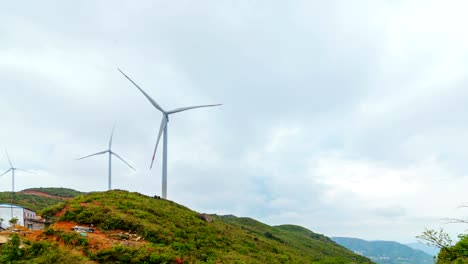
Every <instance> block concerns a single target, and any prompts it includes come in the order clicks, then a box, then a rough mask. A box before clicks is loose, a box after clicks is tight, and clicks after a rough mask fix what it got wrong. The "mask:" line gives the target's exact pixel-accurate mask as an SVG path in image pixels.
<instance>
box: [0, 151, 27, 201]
mask: <svg viewBox="0 0 468 264" xmlns="http://www.w3.org/2000/svg"><path fill="white" fill-rule="evenodd" d="M5 154H6V156H7V159H8V163H9V164H10V168H9V169H8V170H7V171H5V172H4V173H3V174H2V175H0V177H1V176H3V175H5V174H7V173H8V172H10V171H11V192H12V193H15V171H24V172H27V173H33V172H30V171H27V170H23V169H19V168H15V166H13V164H12V163H11V160H10V156H9V155H8V151H7V150H6V149H5Z"/></svg>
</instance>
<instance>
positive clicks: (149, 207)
mask: <svg viewBox="0 0 468 264" xmlns="http://www.w3.org/2000/svg"><path fill="white" fill-rule="evenodd" d="M42 213H43V215H44V216H48V217H58V221H74V222H77V223H79V224H83V225H91V224H92V225H93V226H96V227H98V228H100V229H103V230H126V231H131V232H135V233H138V234H139V235H140V236H142V237H143V238H144V239H145V240H146V241H149V242H150V243H148V244H147V245H145V246H139V247H131V248H129V247H125V246H122V245H115V246H114V247H112V248H108V249H103V250H100V251H94V252H87V253H86V254H87V255H86V256H87V258H88V259H89V260H93V261H96V262H99V263H176V262H177V261H183V263H372V262H371V261H370V260H368V259H366V258H364V257H361V256H358V255H356V254H354V253H352V252H350V251H349V250H347V249H345V248H343V247H341V246H339V245H337V244H336V243H334V242H333V241H331V240H330V239H328V238H327V237H325V236H322V235H318V234H315V233H313V232H312V231H310V230H307V229H305V228H302V227H298V226H291V225H284V226H277V227H272V226H268V225H266V224H263V223H260V222H258V221H255V220H254V219H250V218H237V217H222V216H213V219H214V221H213V222H212V223H208V222H206V221H204V220H202V219H200V218H199V214H198V213H197V212H194V211H192V210H190V209H188V208H186V207H184V206H182V205H179V204H176V203H174V202H171V201H167V200H161V199H154V198H151V197H148V196H145V195H142V194H139V193H131V192H127V191H119V190H114V191H108V192H99V193H90V194H87V195H82V196H78V197H76V198H74V199H71V200H68V201H66V202H65V203H62V204H56V205H55V206H53V207H50V208H47V209H45V210H44V211H43V212H42Z"/></svg>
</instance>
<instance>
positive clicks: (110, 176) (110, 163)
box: [78, 126, 135, 190]
mask: <svg viewBox="0 0 468 264" xmlns="http://www.w3.org/2000/svg"><path fill="white" fill-rule="evenodd" d="M114 128H115V126H114V127H112V132H111V136H110V140H109V149H107V150H104V151H101V152H98V153H94V154H91V155H88V156H84V157H82V158H79V159H78V160H82V159H86V158H89V157H91V156H96V155H101V154H105V153H108V155H109V183H108V188H109V190H111V189H112V187H111V186H112V155H114V156H116V157H117V158H118V159H120V160H121V161H122V162H123V163H125V164H127V166H129V167H130V168H131V169H132V170H134V171H135V169H134V168H133V167H132V166H131V165H130V164H128V162H126V161H125V160H124V159H123V158H121V157H120V156H119V155H118V154H117V153H115V152H113V151H112V137H113V136H114Z"/></svg>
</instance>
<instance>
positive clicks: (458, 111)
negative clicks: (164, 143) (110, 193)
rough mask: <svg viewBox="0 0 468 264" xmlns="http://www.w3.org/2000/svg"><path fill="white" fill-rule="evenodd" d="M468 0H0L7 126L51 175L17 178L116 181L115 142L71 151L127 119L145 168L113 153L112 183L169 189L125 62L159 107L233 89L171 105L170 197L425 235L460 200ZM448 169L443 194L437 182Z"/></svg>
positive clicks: (21, 160)
mask: <svg viewBox="0 0 468 264" xmlns="http://www.w3.org/2000/svg"><path fill="white" fill-rule="evenodd" d="M462 5H465V4H464V3H463V2H457V3H456V4H448V3H447V4H444V5H441V4H438V3H437V2H435V1H414V2H411V3H406V2H402V1H399V2H392V3H390V2H386V3H384V2H379V3H378V2H375V1H359V2H353V3H348V2H344V1H328V2H326V3H325V2H323V1H322V2H319V1H294V2H288V3H279V2H278V3H272V2H268V3H267V2H262V1H254V2H248V3H247V2H230V1H213V2H203V3H200V2H198V3H192V2H189V1H182V2H178V3H177V4H174V3H165V2H154V1H139V2H138V3H133V2H129V1H119V2H115V1H100V2H99V3H96V2H94V1H81V2H77V3H71V4H70V3H62V2H52V1H51V2H48V3H43V2H41V3H40V4H39V3H36V2H34V1H30V2H28V5H27V7H25V5H19V4H15V3H10V4H8V5H7V6H5V8H2V10H1V11H0V22H1V23H0V80H1V81H2V88H0V112H1V113H2V119H1V122H2V129H1V130H0V144H1V145H4V146H6V147H8V149H9V150H10V154H11V156H12V159H14V161H15V163H17V164H18V165H19V166H23V167H24V168H26V169H32V170H35V171H37V172H38V174H39V175H40V176H38V177H35V176H34V177H33V176H31V175H18V180H17V186H18V188H20V189H21V188H27V187H37V186H65V187H71V188H76V189H79V190H83V191H91V190H105V188H106V186H107V185H106V169H107V168H106V164H105V161H104V158H103V157H95V158H93V159H89V160H84V161H75V160H74V159H75V158H77V157H80V156H82V155H85V154H87V153H91V152H93V151H98V150H100V149H101V148H105V146H106V144H107V141H108V137H109V133H110V130H111V127H112V125H113V123H114V122H116V124H117V127H116V133H115V141H114V143H115V149H116V151H117V150H118V152H119V153H120V154H121V155H122V156H125V157H126V159H127V160H129V161H131V163H132V164H135V165H136V167H137V172H136V173H133V172H131V171H130V170H128V169H127V168H126V167H125V165H123V164H118V163H115V164H114V165H115V167H114V180H113V182H114V186H115V187H116V188H120V189H128V190H131V191H139V192H142V193H146V194H152V195H154V194H158V193H159V192H160V187H161V185H160V184H161V183H160V181H161V180H160V175H161V173H160V161H161V160H160V153H159V152H158V155H157V166H156V168H155V169H153V170H152V171H149V170H148V167H149V161H150V158H151V151H152V148H153V146H154V141H155V138H156V133H157V129H158V127H159V122H160V118H161V114H160V113H159V112H157V111H156V110H155V109H154V108H153V107H152V106H151V105H150V104H149V103H148V102H147V101H146V99H145V98H144V97H143V96H142V95H141V94H139V92H138V91H137V90H136V89H135V88H134V87H133V86H132V85H131V84H130V83H129V82H128V81H126V80H125V79H124V78H123V77H122V76H121V75H120V74H119V73H118V72H117V70H116V68H117V67H120V68H122V69H123V70H124V71H125V72H126V73H127V74H129V75H130V76H131V77H132V78H133V79H134V80H135V81H137V83H139V84H140V85H141V86H142V87H143V88H144V89H145V90H147V92H148V93H149V94H150V95H151V96H153V97H154V98H155V99H156V100H157V101H158V102H159V103H160V104H161V105H162V106H163V107H166V108H175V107H179V106H184V105H193V104H204V103H218V102H220V103H223V104H224V105H223V106H222V107H220V108H217V109H199V110H196V111H190V112H184V113H180V114H178V115H176V116H174V117H172V118H171V121H170V124H169V131H170V137H169V197H170V198H171V199H174V200H175V201H177V202H180V203H182V204H184V205H187V206H189V207H191V208H193V209H195V210H200V211H206V212H217V213H234V214H238V215H245V216H252V217H256V218H258V219H260V220H263V221H266V222H267V223H270V224H281V223H295V224H302V225H304V226H306V227H308V228H311V229H313V230H315V231H317V232H322V233H325V234H327V235H349V236H356V237H362V238H368V239H396V240H400V241H406V240H411V239H413V238H414V235H417V234H418V232H420V231H422V230H423V229H424V227H431V226H437V225H439V224H440V223H439V222H438V220H437V219H439V217H440V218H443V217H450V215H451V214H455V215H456V213H454V212H452V211H450V210H448V209H447V208H454V207H456V206H457V205H459V204H461V203H463V202H464V200H463V199H464V196H463V193H464V192H463V191H462V190H461V189H459V186H463V184H465V181H466V175H467V174H466V170H467V169H468V168H467V167H466V162H464V159H465V157H466V156H467V154H468V153H467V151H466V149H468V148H467V147H468V146H467V145H466V143H465V141H464V138H465V135H466V133H467V131H468V129H467V126H466V125H464V122H463V118H464V117H465V116H466V114H467V113H468V111H467V109H466V107H465V104H464V98H466V89H463V87H465V84H466V80H467V79H466V70H465V69H466V68H467V67H466V66H467V65H466V64H467V52H466V47H467V45H468V39H467V38H465V36H466V32H465V31H466V29H465V28H464V27H463V26H462V25H464V24H466V23H464V22H466V19H465V15H464V14H463V13H460V12H459V11H457V10H464V8H463V7H462ZM416 11H417V12H416ZM434 17H438V18H440V19H434ZM434 21H438V22H434ZM0 158H1V155H0ZM20 164H21V165H20ZM0 166H6V160H5V159H1V160H0ZM2 182H3V184H2V185H1V186H3V187H1V189H3V190H8V189H9V178H8V177H4V178H2ZM441 186H443V188H444V189H443V190H444V191H443V192H444V194H443V197H444V198H443V199H439V197H432V194H433V193H434V192H436V191H437V190H438V188H442V187H441ZM445 192H446V193H445ZM449 194H450V195H449ZM449 198H450V199H449ZM428 203H429V204H431V205H432V210H431V212H426V211H424V210H421V208H420V207H421V206H423V205H427V204H428ZM395 219H397V222H398V225H395V222H394V221H396V220H395ZM396 226H398V228H396ZM390 227H391V228H390ZM390 230H392V231H390ZM455 231H456V230H455V229H454V232H455Z"/></svg>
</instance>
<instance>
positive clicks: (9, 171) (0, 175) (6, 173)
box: [0, 169, 12, 177]
mask: <svg viewBox="0 0 468 264" xmlns="http://www.w3.org/2000/svg"><path fill="white" fill-rule="evenodd" d="M11 170H12V169H8V170H7V171H5V172H4V173H3V174H2V175H0V177H1V176H3V175H5V174H7V173H8V172H10V171H11Z"/></svg>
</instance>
